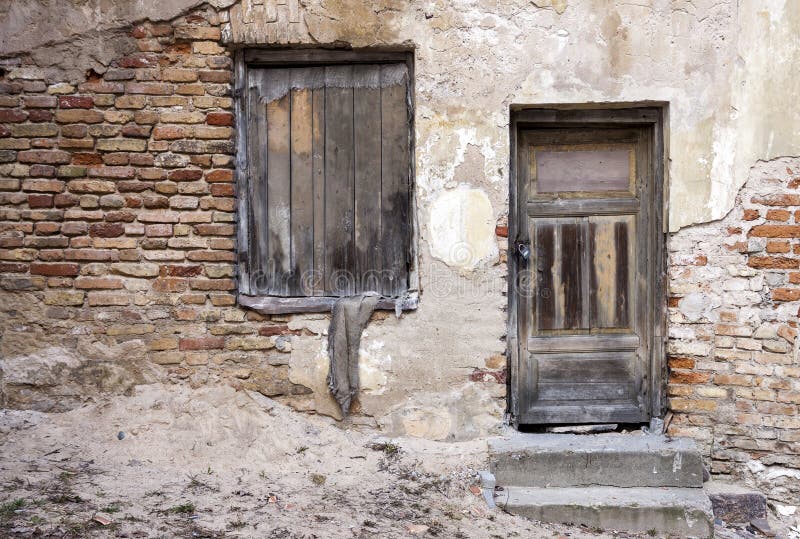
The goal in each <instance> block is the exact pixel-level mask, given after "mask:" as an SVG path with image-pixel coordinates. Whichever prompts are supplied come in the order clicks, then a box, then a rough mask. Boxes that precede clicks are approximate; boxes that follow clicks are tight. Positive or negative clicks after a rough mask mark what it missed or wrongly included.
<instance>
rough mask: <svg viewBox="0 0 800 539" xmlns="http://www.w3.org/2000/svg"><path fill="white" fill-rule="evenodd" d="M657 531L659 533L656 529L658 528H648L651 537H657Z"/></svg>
mask: <svg viewBox="0 0 800 539" xmlns="http://www.w3.org/2000/svg"><path fill="white" fill-rule="evenodd" d="M657 533H658V532H657V531H656V529H655V528H652V529H650V530H647V535H649V536H650V537H655V536H656V534H657Z"/></svg>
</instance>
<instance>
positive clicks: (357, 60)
mask: <svg viewBox="0 0 800 539" xmlns="http://www.w3.org/2000/svg"><path fill="white" fill-rule="evenodd" d="M400 62H402V63H405V64H406V66H407V68H408V78H409V104H408V106H409V108H410V112H411V114H410V115H409V116H410V122H411V124H410V125H409V130H410V138H409V163H408V167H409V169H408V173H409V220H410V223H409V229H410V231H409V236H410V237H409V250H410V252H409V255H408V256H409V267H408V290H407V292H406V294H405V295H404V296H401V297H396V298H387V297H383V298H381V299H380V300H379V301H378V304H377V307H376V308H377V309H382V310H393V311H395V312H397V313H399V312H400V311H404V310H414V309H416V308H417V305H418V303H419V270H418V249H417V243H418V241H417V239H418V237H419V226H418V221H417V208H416V197H415V194H414V193H415V185H416V181H415V149H414V143H415V141H414V110H415V108H414V53H413V51H380V50H374V49H368V50H328V49H239V50H237V51H235V55H234V92H233V95H234V113H235V118H236V214H237V217H236V219H237V226H236V229H237V250H236V253H237V254H236V267H237V280H238V283H237V284H238V293H237V301H238V304H239V305H240V306H242V307H247V308H250V309H253V310H255V311H258V312H260V313H262V314H289V313H316V312H329V311H330V310H331V309H332V307H333V305H334V304H335V303H336V301H337V299H338V298H337V297H334V296H298V297H284V296H269V295H258V294H256V295H251V294H247V293H243V292H242V290H241V279H242V278H247V277H246V276H247V268H246V265H247V257H246V256H245V255H246V253H247V250H248V248H249V238H250V231H249V223H248V219H247V218H246V216H247V215H248V214H249V211H250V201H249V200H248V197H247V196H246V194H247V193H248V192H249V189H248V187H249V185H248V174H247V171H248V155H247V128H246V126H247V118H246V109H245V105H244V100H245V95H246V88H245V85H246V84H247V72H248V70H249V69H253V68H255V69H257V68H265V67H312V66H326V65H356V64H383V63H400Z"/></svg>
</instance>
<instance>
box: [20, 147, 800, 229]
mask: <svg viewBox="0 0 800 539" xmlns="http://www.w3.org/2000/svg"><path fill="white" fill-rule="evenodd" d="M17 159H19V162H20V163H44V164H50V165H53V164H56V165H57V164H67V163H69V162H70V160H71V159H72V156H71V155H70V154H69V153H68V152H63V151H61V150H28V151H24V152H19V153H18V154H17ZM798 228H800V227H798Z"/></svg>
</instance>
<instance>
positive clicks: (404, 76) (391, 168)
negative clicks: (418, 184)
mask: <svg viewBox="0 0 800 539" xmlns="http://www.w3.org/2000/svg"><path fill="white" fill-rule="evenodd" d="M380 69H381V145H382V150H381V154H382V159H381V243H382V245H381V251H382V256H381V259H382V262H381V268H382V269H383V272H382V275H384V279H383V294H384V295H387V296H396V295H399V294H402V293H403V292H404V291H405V289H406V284H407V282H408V259H409V241H410V240H409V237H410V233H409V231H410V221H411V220H410V216H409V211H410V200H409V196H410V193H409V177H408V175H409V159H410V156H409V135H410V133H409V117H408V114H409V112H408V101H407V100H408V70H407V67H406V65H405V64H389V65H383V66H381V68H380Z"/></svg>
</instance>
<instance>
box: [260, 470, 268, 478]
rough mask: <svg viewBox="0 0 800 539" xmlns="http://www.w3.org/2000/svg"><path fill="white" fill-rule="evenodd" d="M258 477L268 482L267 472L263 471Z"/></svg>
mask: <svg viewBox="0 0 800 539" xmlns="http://www.w3.org/2000/svg"><path fill="white" fill-rule="evenodd" d="M258 477H260V478H261V479H263V480H264V481H266V480H267V472H265V471H264V470H261V471H260V472H258Z"/></svg>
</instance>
